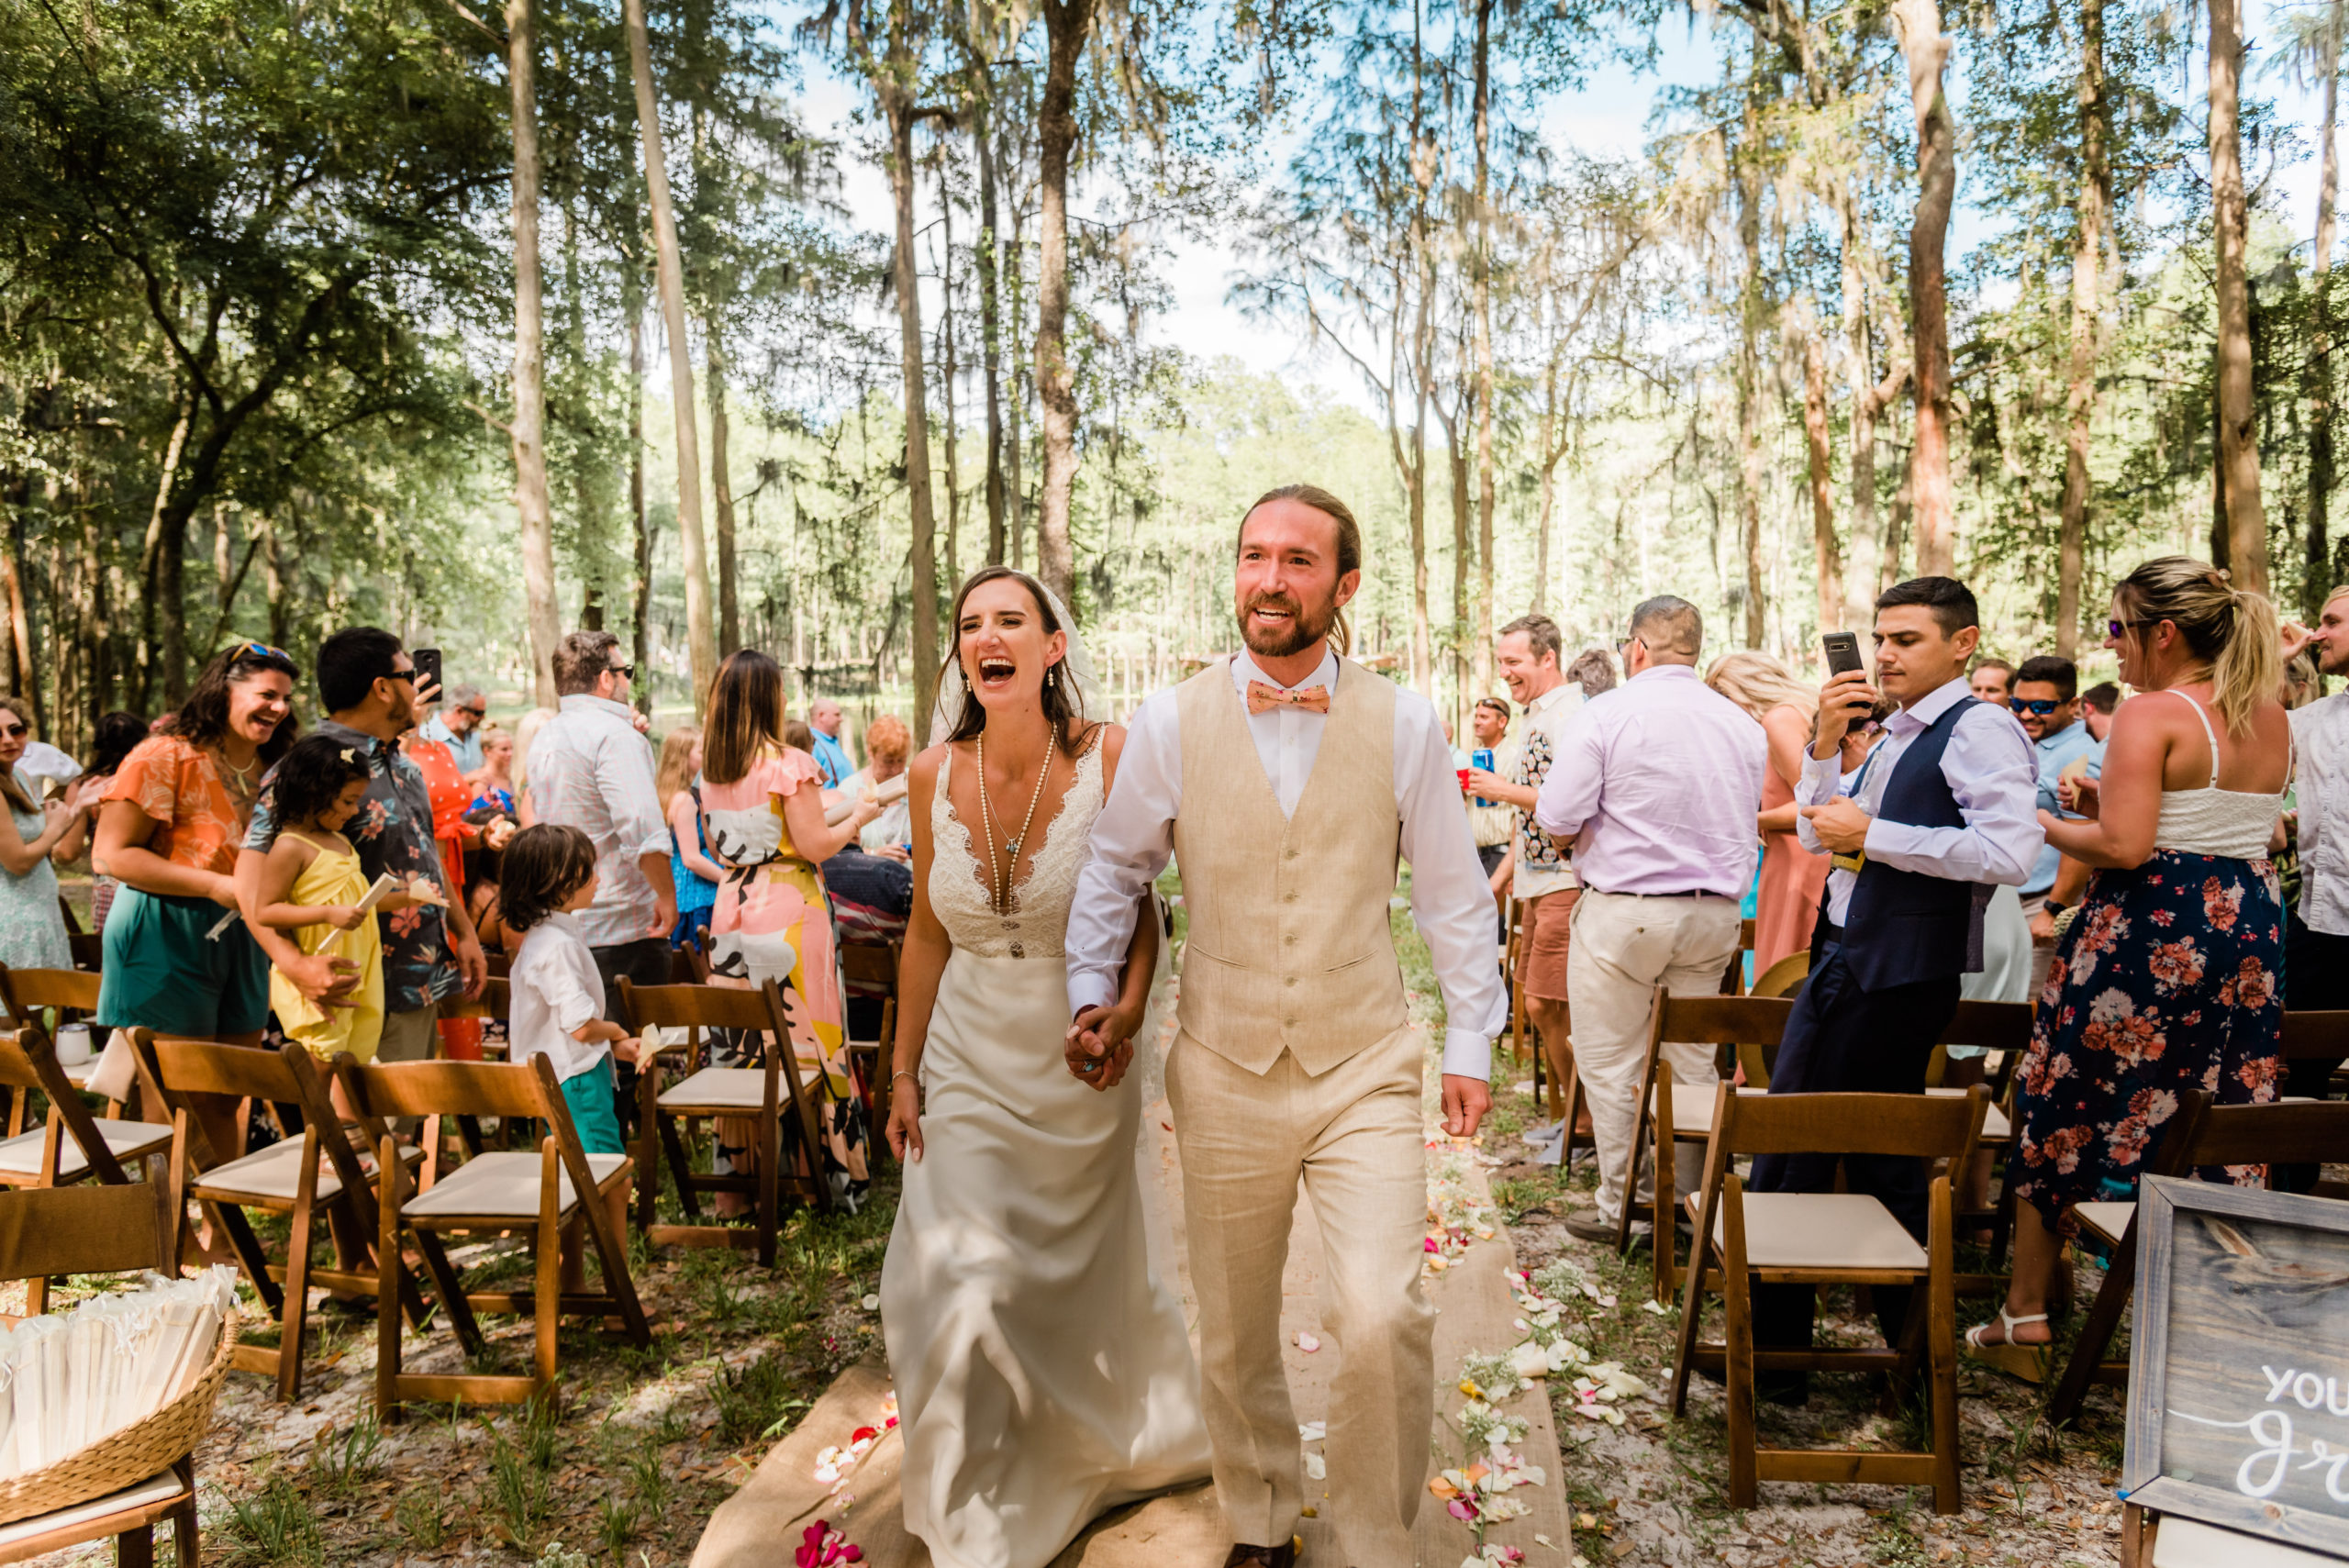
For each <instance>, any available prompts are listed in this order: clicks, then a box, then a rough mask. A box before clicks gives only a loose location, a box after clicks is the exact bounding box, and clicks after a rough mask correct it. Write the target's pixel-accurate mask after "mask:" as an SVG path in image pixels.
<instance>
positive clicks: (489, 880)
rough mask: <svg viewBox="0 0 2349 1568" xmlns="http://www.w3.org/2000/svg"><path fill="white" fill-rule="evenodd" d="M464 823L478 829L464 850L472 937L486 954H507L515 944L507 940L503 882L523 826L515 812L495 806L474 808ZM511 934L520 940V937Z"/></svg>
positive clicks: (466, 900)
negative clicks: (511, 850)
mask: <svg viewBox="0 0 2349 1568" xmlns="http://www.w3.org/2000/svg"><path fill="white" fill-rule="evenodd" d="M465 820H466V821H467V822H468V823H470V824H472V825H473V828H475V829H477V832H476V835H475V837H474V838H473V841H472V842H471V843H470V844H468V845H467V846H466V849H465V914H466V916H467V917H470V918H471V919H472V921H473V935H474V936H475V937H477V938H479V939H480V940H481V945H482V951H484V952H499V951H508V950H510V949H511V948H512V947H513V945H514V943H512V942H509V941H508V940H507V935H508V933H507V929H506V917H505V916H506V910H505V890H504V888H503V887H502V886H501V882H502V880H503V878H504V876H505V874H506V873H505V859H506V846H507V844H508V843H510V842H512V841H513V838H514V835H515V834H516V833H518V832H519V831H520V830H521V824H519V823H518V822H517V821H515V820H514V814H513V813H512V812H509V811H500V810H498V809H497V807H495V806H474V807H473V809H472V810H470V811H468V812H466V813H465ZM511 934H512V935H513V936H514V937H515V938H516V939H517V940H518V939H519V938H520V935H521V933H520V932H518V931H517V932H514V933H511Z"/></svg>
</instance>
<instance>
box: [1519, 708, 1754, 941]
mask: <svg viewBox="0 0 2349 1568" xmlns="http://www.w3.org/2000/svg"><path fill="white" fill-rule="evenodd" d="M1769 765H1770V741H1769V738H1768V736H1767V735H1766V734H1765V731H1764V730H1763V728H1762V727H1761V726H1760V725H1758V724H1756V723H1754V722H1753V715H1752V714H1749V713H1747V712H1746V711H1745V710H1744V709H1743V708H1742V707H1740V706H1737V705H1736V704H1735V703H1733V702H1731V701H1730V700H1729V698H1727V697H1725V696H1723V695H1720V693H1719V692H1717V691H1714V690H1713V689H1712V688H1711V687H1710V686H1708V685H1706V684H1705V683H1704V682H1703V681H1701V680H1699V679H1698V677H1697V672H1696V671H1695V670H1693V669H1691V668H1689V667H1688V666H1687V665H1686V664H1658V665H1655V666H1653V667H1652V668H1650V669H1646V670H1642V671H1641V672H1640V673H1638V674H1636V675H1634V676H1632V677H1631V680H1630V681H1628V682H1626V683H1625V684H1622V685H1620V686H1618V687H1617V688H1616V689H1615V690H1613V691H1611V692H1602V693H1600V694H1599V695H1598V696H1596V697H1593V698H1592V699H1591V700H1590V701H1589V702H1588V703H1587V704H1586V705H1585V706H1583V708H1582V710H1581V711H1580V712H1578V713H1576V714H1575V716H1574V717H1572V718H1571V719H1569V720H1568V721H1567V722H1566V725H1565V727H1564V728H1563V729H1562V730H1561V731H1560V732H1559V735H1558V750H1557V755H1556V756H1554V757H1553V758H1552V759H1551V761H1550V775H1549V777H1548V778H1546V779H1544V780H1543V781H1542V794H1541V795H1540V796H1539V797H1538V798H1536V799H1535V801H1534V803H1533V820H1534V824H1535V826H1537V827H1539V828H1541V829H1542V831H1543V832H1545V833H1549V834H1552V835H1553V836H1554V837H1557V838H1562V839H1563V838H1569V837H1570V838H1572V839H1573V840H1574V859H1575V874H1576V875H1578V876H1580V877H1581V878H1582V884H1583V885H1584V886H1585V887H1587V888H1592V889H1595V890H1597V891H1598V892H1601V893H1641V894H1650V895H1654V894H1675V893H1689V892H1695V891H1703V892H1706V893H1710V894H1713V895H1718V896H1720V897H1722V898H1742V897H1744V896H1745V889H1746V884H1749V883H1751V882H1752V881H1753V817H1754V814H1755V813H1756V812H1757V811H1759V810H1760V809H1761V807H1762V775H1763V771H1764V770H1765V769H1766V768H1767V767H1768V766H1769Z"/></svg>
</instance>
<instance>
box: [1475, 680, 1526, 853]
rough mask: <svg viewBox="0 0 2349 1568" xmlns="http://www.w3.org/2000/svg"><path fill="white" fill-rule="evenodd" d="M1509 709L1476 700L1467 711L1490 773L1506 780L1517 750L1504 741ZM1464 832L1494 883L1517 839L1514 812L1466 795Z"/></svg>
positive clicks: (1500, 701) (1499, 702)
mask: <svg viewBox="0 0 2349 1568" xmlns="http://www.w3.org/2000/svg"><path fill="white" fill-rule="evenodd" d="M1508 721H1509V706H1508V702H1507V700H1505V699H1504V698H1501V697H1478V698H1477V699H1476V706H1475V707H1473V708H1471V709H1470V710H1469V712H1468V724H1469V728H1470V731H1471V732H1472V733H1473V734H1474V735H1475V738H1476V746H1477V749H1478V750H1479V751H1490V752H1491V753H1492V754H1493V773H1494V775H1495V776H1496V777H1498V778H1507V777H1508V776H1509V775H1510V774H1511V773H1514V772H1516V770H1517V748H1516V747H1515V746H1513V745H1511V744H1509V740H1508ZM1468 830H1469V832H1470V834H1471V835H1472V836H1473V837H1474V838H1475V840H1476V860H1477V862H1478V863H1479V864H1481V865H1483V866H1484V868H1485V875H1486V877H1488V878H1491V879H1493V881H1494V882H1495V883H1496V884H1499V883H1501V882H1502V881H1503V880H1504V879H1503V878H1502V877H1501V874H1500V873H1501V865H1502V863H1503V862H1506V861H1507V860H1508V843H1509V840H1511V839H1513V838H1515V837H1516V836H1517V812H1516V810H1515V808H1514V807H1512V806H1510V805H1509V804H1508V802H1507V801H1505V800H1494V801H1483V800H1480V799H1479V798H1478V797H1477V796H1475V795H1470V796H1469V806H1468Z"/></svg>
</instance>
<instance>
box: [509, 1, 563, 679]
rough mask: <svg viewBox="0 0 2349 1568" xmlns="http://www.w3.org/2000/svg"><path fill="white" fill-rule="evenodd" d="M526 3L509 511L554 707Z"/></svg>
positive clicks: (533, 649) (513, 8) (518, 86)
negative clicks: (519, 543) (516, 523)
mask: <svg viewBox="0 0 2349 1568" xmlns="http://www.w3.org/2000/svg"><path fill="white" fill-rule="evenodd" d="M530 13H531V0H506V75H507V81H508V83H511V85H512V87H513V95H514V423H513V426H512V433H513V445H514V509H515V513H516V516H517V517H518V520H519V522H520V525H521V535H522V603H523V613H524V619H525V620H526V621H527V622H528V627H527V629H528V633H529V639H530V668H531V673H532V681H531V684H532V685H533V687H534V688H535V689H536V692H537V696H538V701H539V704H540V706H548V707H551V706H553V705H554V700H555V697H554V648H555V644H556V643H557V642H558V641H560V640H561V639H562V620H561V618H560V617H559V614H558V612H557V611H556V608H555V579H554V507H553V506H552V504H551V502H550V501H549V500H548V498H547V437H546V430H547V395H546V347H545V337H544V332H545V320H544V307H543V304H542V301H541V297H540V289H541V279H540V272H539V183H540V171H539V88H538V50H537V45H536V42H535V40H534V39H533V37H532V31H531V15H530Z"/></svg>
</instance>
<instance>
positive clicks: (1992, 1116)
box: [1925, 1089, 2015, 1143]
mask: <svg viewBox="0 0 2349 1568" xmlns="http://www.w3.org/2000/svg"><path fill="white" fill-rule="evenodd" d="M1925 1093H1927V1094H1929V1095H1932V1096H1934V1097H1935V1098H1936V1099H1944V1100H1954V1099H1956V1098H1957V1097H1959V1096H1960V1095H1964V1094H1965V1090H1963V1089H1928V1090H1926V1091H1925ZM2014 1131H2015V1124H2014V1123H2013V1122H2011V1121H2009V1120H2008V1119H2007V1113H2006V1109H2005V1107H2004V1106H1997V1105H1993V1106H1991V1107H1990V1108H1989V1109H1988V1110H1987V1111H1985V1112H1983V1113H1982V1141H1983V1142H1985V1143H2004V1142H2005V1141H2006V1140H2008V1139H2009V1138H2012V1137H2013V1136H2014Z"/></svg>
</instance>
